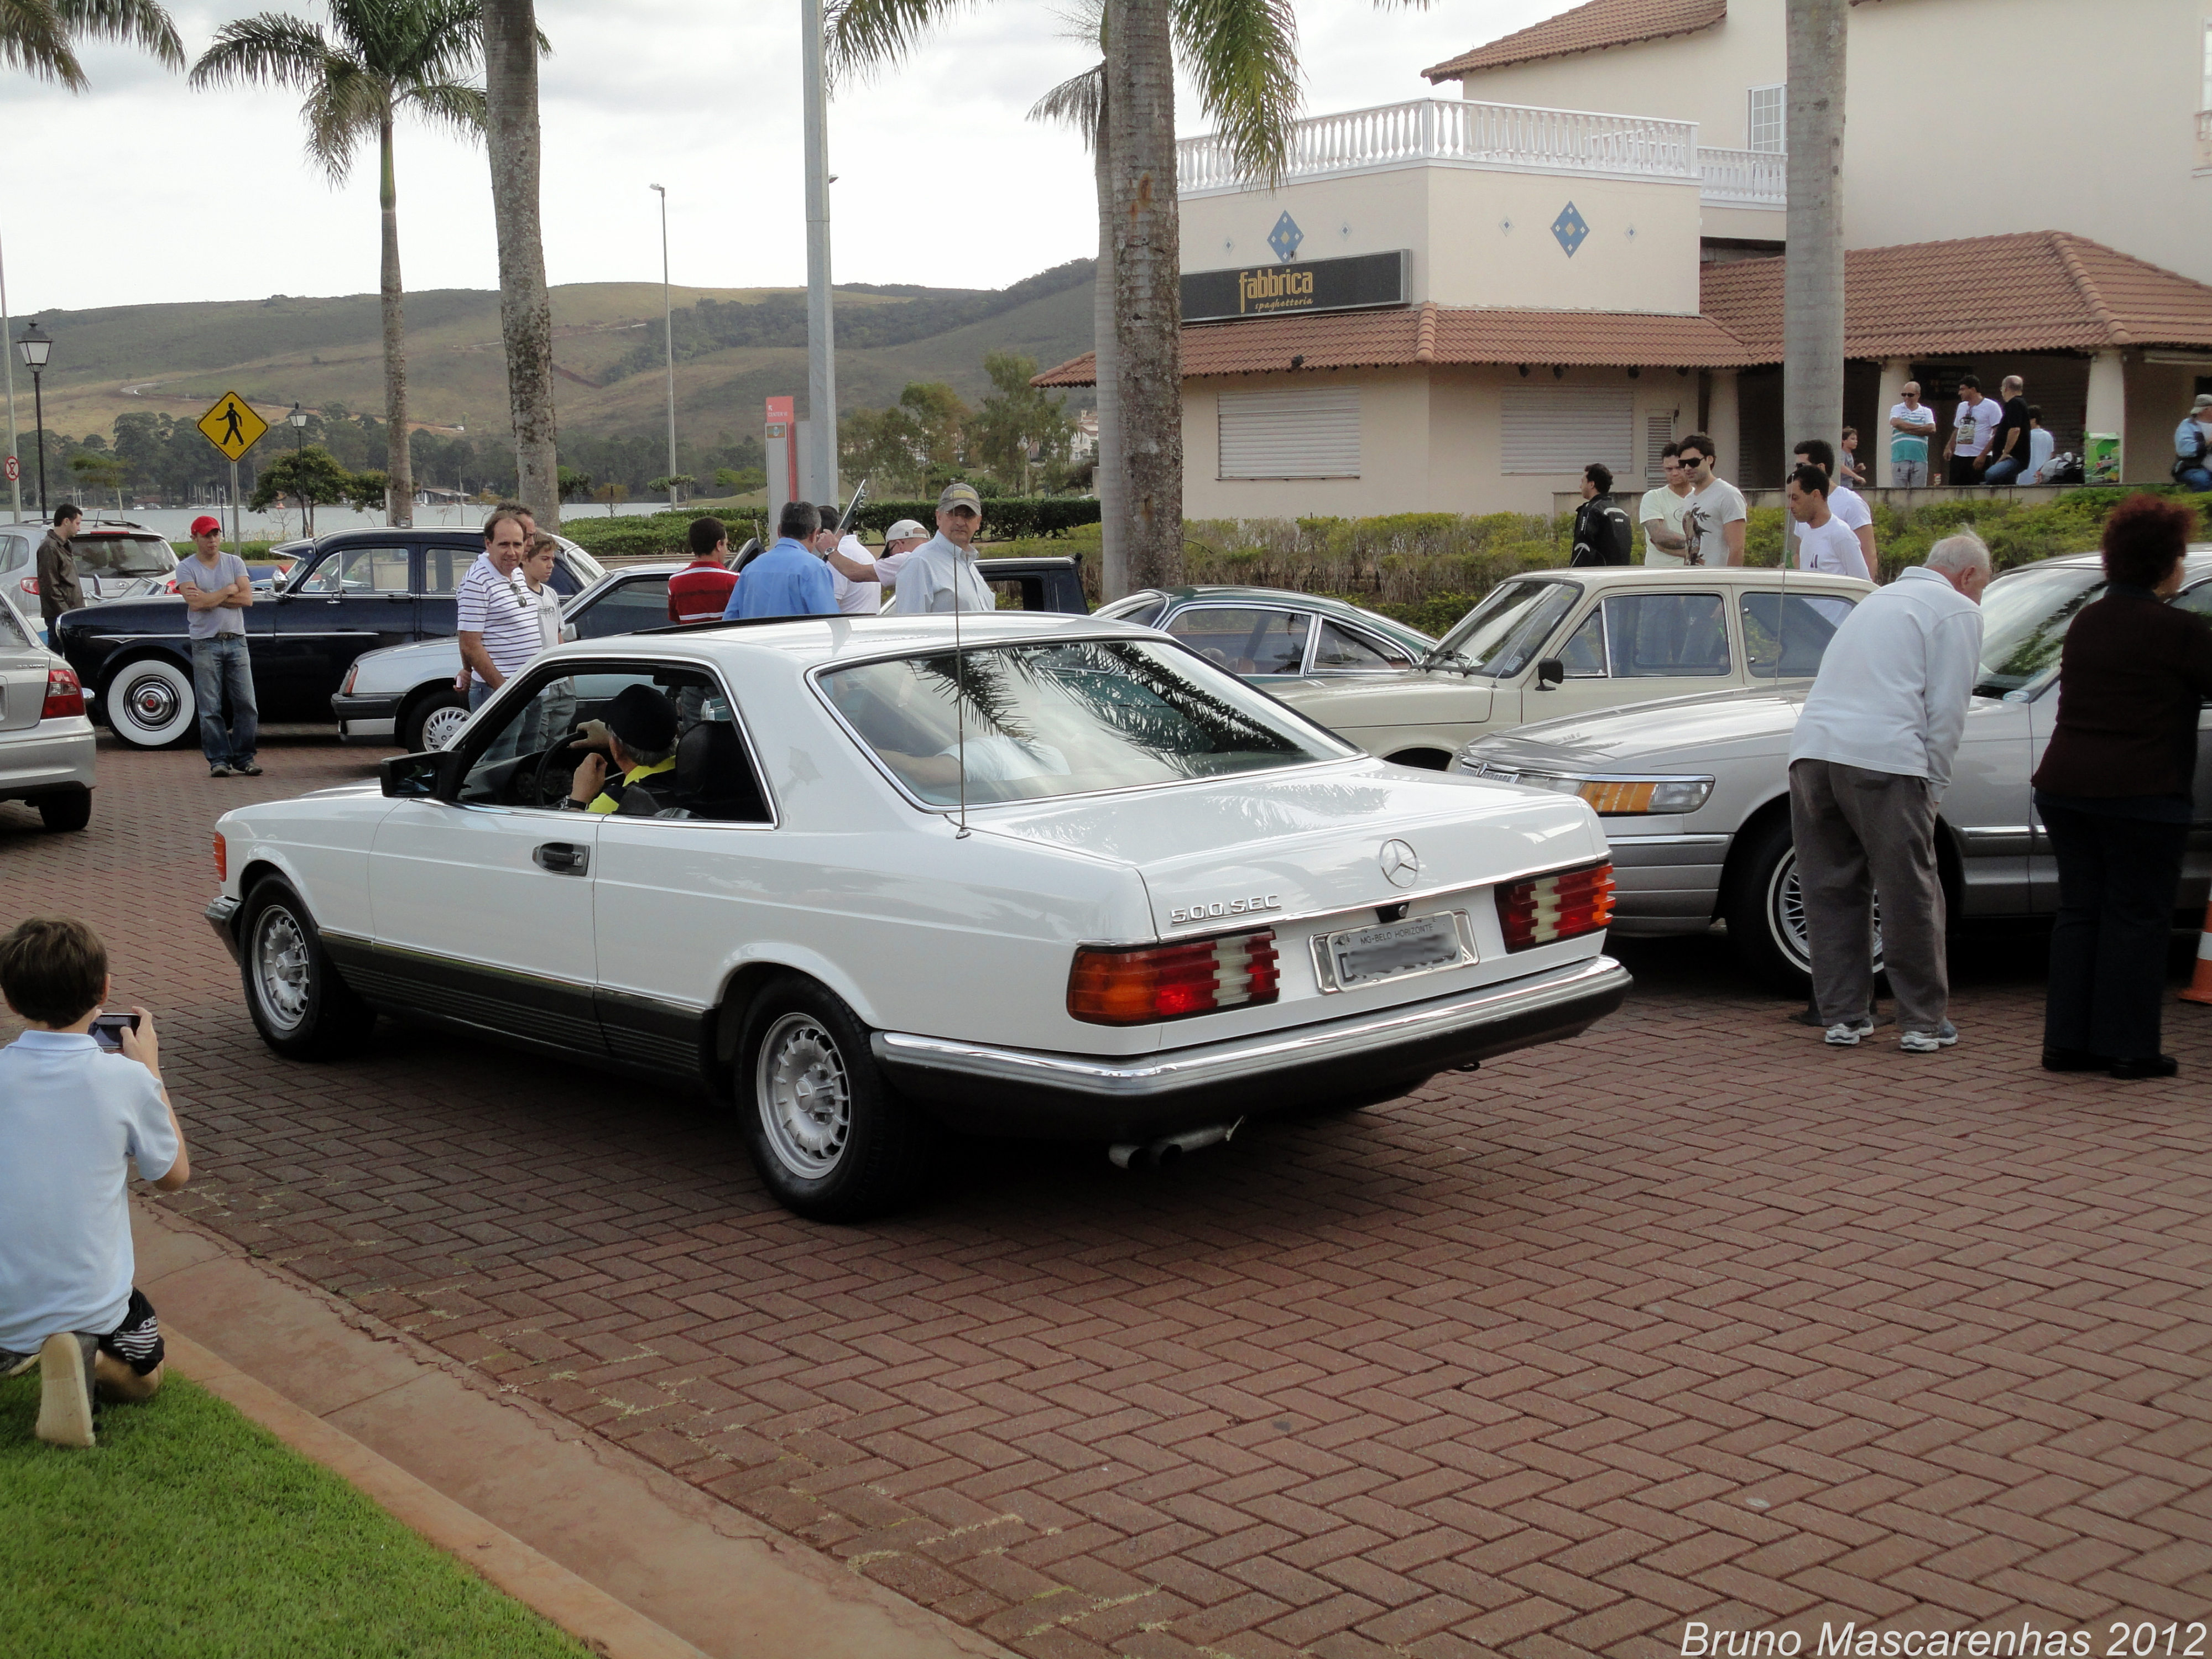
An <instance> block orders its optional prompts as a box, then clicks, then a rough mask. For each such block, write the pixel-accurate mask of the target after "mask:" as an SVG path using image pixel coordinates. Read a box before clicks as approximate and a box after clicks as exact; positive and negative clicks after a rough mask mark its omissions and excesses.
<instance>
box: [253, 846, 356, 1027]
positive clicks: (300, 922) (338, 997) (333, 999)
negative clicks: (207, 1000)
mask: <svg viewBox="0 0 2212 1659" xmlns="http://www.w3.org/2000/svg"><path fill="white" fill-rule="evenodd" d="M238 941H239V951H238V955H239V975H240V979H241V980H242V981H244V983H245V987H246V1010H247V1012H250V1013H251V1014H252V1016H253V1024H254V1029H255V1030H258V1031H259V1032H260V1033H261V1040H262V1041H263V1042H265V1043H267V1044H268V1045H269V1046H270V1048H274V1049H275V1050H276V1052H277V1053H278V1054H282V1055H283V1056H284V1058H285V1059H287V1060H337V1059H341V1058H343V1056H345V1055H347V1054H353V1053H356V1052H357V1051H358V1050H359V1049H360V1048H361V1047H362V1045H363V1044H364V1043H366V1042H368V1036H369V1033H370V1032H371V1031H372V1030H374V1029H375V1025H376V1011H375V1010H374V1009H373V1008H371V1007H370V1006H368V1004H367V1003H365V1002H363V1001H362V1000H361V999H360V998H359V997H358V996H356V995H355V994H354V990H353V987H351V986H349V985H348V984H347V983H346V982H345V981H344V980H343V979H342V978H341V977H339V975H338V971H337V968H336V967H334V966H333V965H332V964H331V957H330V952H328V951H325V950H324V949H323V936H322V935H321V934H320V933H318V932H317V931H316V929H315V921H314V918H313V916H311V915H308V913H307V906H306V905H305V904H303V903H301V902H300V896H299V895H298V894H297V893H295V892H294V891H293V890H291V888H290V887H289V885H287V884H285V883H284V882H283V881H280V880H278V879H276V878H274V877H270V878H268V879H267V880H264V881H263V882H261V883H260V884H258V885H257V886H256V887H255V888H254V890H252V892H251V893H249V894H247V895H246V905H245V908H244V909H243V911H242V912H241V913H240V916H239V921H238Z"/></svg>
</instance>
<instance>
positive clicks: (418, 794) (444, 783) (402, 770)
mask: <svg viewBox="0 0 2212 1659" xmlns="http://www.w3.org/2000/svg"><path fill="white" fill-rule="evenodd" d="M376 771H377V782H378V785H379V787H380V788H381V789H382V790H383V791H384V794H385V797H386V799H390V800H451V799H453V797H454V796H455V795H456V794H458V793H459V792H460V786H461V756H460V752H459V750H453V749H433V750H428V751H427V752H426V753H423V754H420V755H395V756H393V757H392V758H391V759H389V760H387V761H385V762H383V763H381V764H380V765H379V766H378V767H377V769H376Z"/></svg>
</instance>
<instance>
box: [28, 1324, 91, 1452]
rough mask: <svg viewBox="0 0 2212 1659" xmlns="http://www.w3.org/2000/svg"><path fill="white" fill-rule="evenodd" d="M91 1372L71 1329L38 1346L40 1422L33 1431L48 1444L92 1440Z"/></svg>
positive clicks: (85, 1442) (76, 1442) (63, 1444)
mask: <svg viewBox="0 0 2212 1659" xmlns="http://www.w3.org/2000/svg"><path fill="white" fill-rule="evenodd" d="M91 1371H92V1368H91V1367H90V1366H89V1365H88V1364H85V1363H84V1349H83V1348H82V1346H79V1345H78V1343H77V1340H76V1337H75V1336H73V1335H71V1334H70V1333H69V1332H67V1331H62V1332H59V1333H58V1334H55V1335H52V1336H50V1337H48V1338H47V1339H46V1340H45V1341H44V1342H42V1343H40V1345H39V1424H38V1427H37V1428H36V1429H35V1430H34V1431H33V1432H34V1433H35V1434H37V1436H38V1437H39V1438H40V1439H41V1440H43V1441H45V1442H46V1443H47V1444H48V1445H50V1446H89V1445H91V1444H92V1443H93V1441H92V1376H91Z"/></svg>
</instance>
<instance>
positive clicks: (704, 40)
mask: <svg viewBox="0 0 2212 1659" xmlns="http://www.w3.org/2000/svg"><path fill="white" fill-rule="evenodd" d="M1563 3H1564V0H1438V3H1437V4H1436V5H1435V6H1434V7H1433V9H1431V10H1430V11H1428V12H1426V13H1422V12H1409V11H1405V10H1393V11H1377V10H1376V9H1373V8H1372V7H1371V6H1370V3H1368V0H1327V3H1313V4H1310V5H1307V6H1305V7H1304V9H1303V11H1302V15H1301V17H1300V27H1301V28H1302V30H1303V36H1302V56H1303V58H1304V63H1305V65H1306V71H1305V73H1306V84H1305V108H1306V110H1307V112H1309V113H1327V112H1334V111H1338V110H1346V109H1357V108H1360V107H1363V106H1367V105H1370V104H1379V103H1389V102H1395V101H1396V100H1401V99H1407V98H1416V97H1420V96H1422V95H1424V94H1426V93H1427V92H1428V91H1429V90H1430V88H1429V85H1428V82H1425V81H1424V80H1422V79H1421V78H1420V76H1419V70H1421V69H1422V68H1423V67H1424V66H1425V65H1427V64H1433V63H1437V62H1440V61H1442V60H1443V58H1447V57H1449V56H1450V55H1452V54H1454V53H1456V52H1461V51H1462V50H1464V49H1465V48H1467V47H1468V46H1472V45H1474V44H1475V43H1476V42H1478V41H1480V40H1490V39H1492V38H1494V37H1496V36H1497V35H1498V34H1501V33H1505V32H1507V31H1509V30H1510V29H1514V28H1518V27H1522V26H1523V25H1524V24H1526V23H1528V22H1530V21H1534V20H1535V19H1537V18H1540V17H1543V16H1547V15H1550V14H1551V13H1553V11H1556V10H1558V9H1560V7H1561V5H1562V4H1563ZM247 9H248V7H247V4H246V0H236V3H235V4H234V5H233V6H230V7H225V8H222V9H200V8H198V7H196V6H192V5H191V4H189V3H185V4H180V5H178V6H176V8H175V12H174V15H175V16H176V18H177V22H178V27H179V29H180V30H181V31H182V32H183V33H184V36H185V50H186V51H187V52H189V53H191V54H193V55H195V56H196V55H197V53H198V52H201V51H203V50H204V49H205V47H206V46H207V45H208V43H209V41H210V39H211V38H212V36H213V34H214V32H215V30H216V28H217V27H220V25H221V24H222V21H224V20H225V19H227V18H229V17H231V16H234V15H241V14H243V13H244V12H245V11H246V10H247ZM297 9H299V10H301V12H302V13H303V14H304V15H308V16H310V17H313V18H317V19H319V18H321V17H322V16H323V15H324V14H323V13H322V12H321V11H320V10H319V9H315V8H312V7H307V6H301V7H299V8H297ZM1059 10H1060V8H1058V7H1055V6H1054V5H1053V4H1052V3H1050V0H987V3H983V4H981V5H979V6H978V7H977V8H976V9H975V10H973V11H971V12H969V13H968V14H966V15H963V16H961V17H958V18H956V19H955V20H954V21H953V22H952V23H951V25H949V26H948V27H945V29H943V30H942V31H940V32H939V33H938V35H937V36H936V37H935V38H934V39H933V40H932V41H931V42H930V44H929V45H928V46H926V47H925V48H924V49H923V50H922V51H921V52H920V53H918V54H917V55H916V56H915V58H913V59H911V60H910V61H909V62H908V63H907V64H905V65H903V66H902V67H901V68H898V69H896V70H892V71H890V72H888V73H886V74H884V75H882V76H879V77H878V78H877V79H876V80H875V81H873V82H869V83H866V84H864V85H858V86H850V87H842V88H840V89H839V91H838V94H837V96H836V100H835V101H834V102H833V103H832V104H831V106H830V115H829V120H830V154H831V170H832V171H833V172H835V173H837V174H838V175H839V178H840V180H841V182H840V183H839V184H838V185H836V187H835V190H834V191H833V196H832V201H833V209H834V212H835V214H836V221H835V229H834V233H833V234H834V238H835V242H834V246H835V255H834V258H835V265H836V275H837V276H838V278H839V279H840V280H842V281H850V282H878V283H883V282H912V283H932V284H939V285H948V286H960V287H974V288H997V287H1001V286H1003V285H1004V284H1006V283H1011V282H1014V281H1018V279H1020V278H1021V277H1023V276H1028V275H1030V273H1031V272H1033V271H1036V270H1042V269H1044V268H1045V267H1047V266H1049V265H1054V264H1059V263H1060V261H1062V260H1065V259H1069V258H1077V257H1079V256H1082V255H1085V254H1089V253H1091V252H1095V251H1096V246H1097V219H1096V216H1095V207H1094V204H1093V196H1092V191H1091V165H1090V160H1089V157H1088V156H1087V155H1086V154H1085V152H1084V150H1083V149H1082V147H1081V145H1080V144H1079V143H1078V142H1077V141H1076V140H1075V138H1074V137H1073V136H1072V135H1069V134H1066V133H1064V132H1061V131H1056V130H1052V129H1047V128H1042V127H1039V126H1036V125H1031V124H1030V123H1028V122H1026V121H1024V119H1023V114H1024V111H1025V110H1026V109H1027V108H1028V107H1029V106H1030V103H1031V102H1033V101H1034V100H1036V97H1037V96H1038V95H1039V94H1041V93H1042V92H1044V91H1045V90H1046V89H1047V88H1049V87H1051V86H1053V85H1054V84H1055V83H1056V82H1060V81H1061V80H1063V79H1065V78H1066V76H1069V75H1072V74H1074V73H1076V72H1077V71H1078V70H1080V69H1081V68H1082V67H1083V66H1084V64H1085V61H1086V59H1087V58H1088V57H1089V56H1090V53H1089V52H1086V50H1085V47H1084V46H1082V45H1080V44H1079V43H1077V42H1075V41H1073V40H1066V39H1064V38H1062V33H1061V31H1062V29H1063V28H1064V27H1065V26H1064V25H1063V24H1062V22H1061V21H1060V17H1059V15H1058V13H1059ZM538 18H539V21H540V24H541V26H542V27H544V30H545V32H546V33H547V34H548V35H549V36H550V37H551V39H552V41H553V46H554V55H553V57H552V58H550V60H549V61H548V62H547V64H546V66H545V70H544V85H543V91H542V99H543V115H544V129H545V183H544V191H545V194H544V216H545V256H546V266H547V273H548V275H549V276H550V278H551V279H552V280H553V281H554V282H556V283H577V282H599V281H622V280H640V279H643V280H652V279H657V278H658V277H659V275H660V267H659V223H658V220H657V217H656V212H657V204H656V198H655V197H654V196H653V193H652V191H650V190H648V189H647V185H649V184H651V183H654V182H658V183H660V184H665V185H667V186H668V189H669V204H670V205H669V242H670V252H671V261H672V264H673V275H674V277H675V280H676V281H677V282H678V283H693V284H697V285H699V286H702V287H750V286H756V285H769V284H775V285H783V284H797V283H803V282H804V281H805V269H806V268H805V241H804V231H805V226H804V222H803V198H802V193H801V185H800V172H799V169H800V158H799V143H798V139H797V135H798V132H799V68H798V65H799V27H798V24H799V7H798V4H797V3H796V0H776V3H765V4H742V5H729V4H722V3H712V0H617V3H615V4H605V3H600V4H586V3H583V0H540V3H539V7H538ZM84 57H85V61H86V67H87V70H88V73H89V75H90V76H91V79H92V83H93V90H92V91H91V92H89V93H88V94H83V95H81V96H76V97H71V96H70V95H69V94H65V93H63V92H60V91H58V90H56V89H54V88H51V87H47V86H44V85H42V84H40V83H39V82H33V81H31V80H29V79H28V78H27V77H26V76H22V75H21V74H19V73H15V72H14V71H4V72H0V73H4V74H5V78H6V82H7V93H6V95H7V99H8V107H9V114H10V120H9V133H10V137H11V140H12V141H13V142H11V143H10V144H9V151H10V153H11V154H12V155H15V158H16V161H17V164H18V166H19V167H20V166H22V165H23V164H25V163H31V164H33V165H32V167H31V170H30V172H29V173H28V176H27V178H26V179H24V182H25V184H27V185H28V186H29V187H28V188H18V189H15V190H11V191H9V192H8V196H7V199H6V202H5V204H3V205H0V235H4V238H5V244H4V246H5V254H6V263H7V279H8V299H9V307H10V309H11V310H12V311H13V312H14V313H15V315H16V316H17V317H19V318H21V317H28V316H30V315H32V314H33V313H36V312H37V311H38V310H40V308H67V309H70V310H81V309H83V308H86V307H93V306H103V305H117V304H125V303H131V302H143V301H157V300H216V299H247V298H259V297H261V296H263V295H269V294H300V295H331V294H351V293H362V292H366V291H368V290H372V289H374V288H375V286H376V281H377V263H376V262H377V222H376V182H375V181H376V161H375V155H374V150H369V151H367V152H365V153H364V154H363V155H362V157H361V158H360V160H359V161H358V162H357V163H356V170H355V173H354V176H353V178H352V179H351V180H350V181H349V183H348V184H346V185H343V186H341V187H338V188H336V189H333V188H332V187H331V185H329V184H328V183H327V182H326V181H325V179H323V178H321V177H320V176H319V174H318V173H314V172H313V171H312V170H311V169H310V168H309V167H307V165H306V163H305V162H304V161H302V160H301V141H300V124H299V112H298V100H297V99H296V98H295V97H294V96H291V95H289V94H274V93H270V92H265V91H247V92H240V91H231V92H221V93H192V92H190V91H187V90H186V89H185V84H184V78H183V76H179V75H172V74H169V73H167V71H164V70H161V69H159V68H158V67H156V66H155V64H153V62H152V60H151V59H149V58H144V57H143V56H140V55H137V54H133V53H129V52H120V51H117V50H114V49H111V48H106V47H94V48H91V49H90V50H88V51H87V52H85V54H84ZM1180 101H1181V106H1182V110H1183V118H1182V131H1183V132H1184V133H1185V134H1189V133H1193V132H1199V131H1204V130H1205V124H1204V123H1203V121H1202V120H1201V119H1200V118H1199V116H1198V113H1197V112H1196V110H1195V108H1194V104H1193V101H1192V100H1190V98H1189V97H1188V95H1187V92H1186V94H1185V95H1184V96H1183V97H1182V99H1181V100H1180ZM19 177H22V175H19ZM398 181H399V215H400V219H399V226H400V248H401V260H402V266H403V270H404V274H405V276H406V281H407V286H408V287H409V288H410V289H430V288H491V287H493V286H495V284H496V282H497V267H496V264H495V253H494V246H493V238H492V222H491V207H490V200H489V195H490V186H489V179H488V174H487V171H486V167H485V163H484V160H483V154H482V152H481V151H477V150H471V149H468V148H467V147H465V146H463V145H460V144H457V143H453V142H451V141H449V140H447V139H443V138H441V137H435V136H434V135H433V134H431V133H429V132H428V131H425V130H423V129H422V128H420V127H412V128H410V127H403V128H402V129H401V132H400V137H399V141H398Z"/></svg>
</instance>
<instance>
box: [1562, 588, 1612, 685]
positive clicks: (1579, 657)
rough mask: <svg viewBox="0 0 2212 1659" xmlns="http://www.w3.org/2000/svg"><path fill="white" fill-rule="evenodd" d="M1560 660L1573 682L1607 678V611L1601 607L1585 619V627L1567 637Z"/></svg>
mask: <svg viewBox="0 0 2212 1659" xmlns="http://www.w3.org/2000/svg"><path fill="white" fill-rule="evenodd" d="M1559 660H1560V661H1561V662H1563V663H1565V665H1566V669H1567V678H1569V679H1571V680H1601V679H1603V678H1605V609H1604V607H1603V606H1599V607H1598V608H1596V609H1595V610H1593V611H1591V612H1590V613H1589V616H1587V617H1583V625H1582V626H1581V627H1580V628H1577V629H1575V631H1574V632H1573V633H1571V634H1570V635H1568V636H1567V642H1566V644H1565V646H1564V647H1561V649H1560V652H1559Z"/></svg>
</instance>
